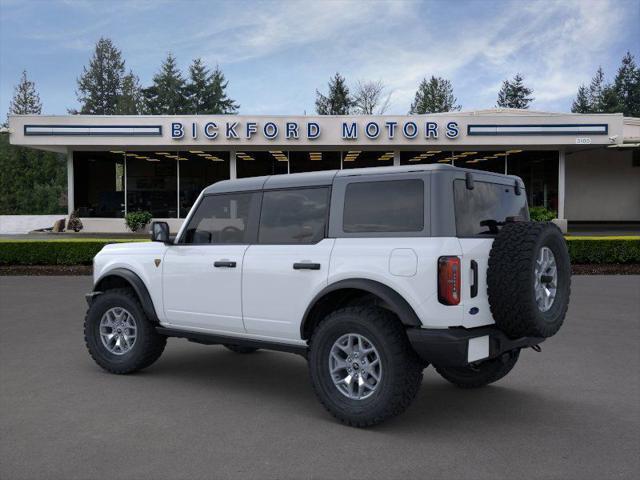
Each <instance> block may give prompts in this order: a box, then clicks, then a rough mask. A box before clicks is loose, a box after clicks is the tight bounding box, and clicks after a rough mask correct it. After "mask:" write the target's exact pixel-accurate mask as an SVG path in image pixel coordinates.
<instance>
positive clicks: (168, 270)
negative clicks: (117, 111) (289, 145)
mask: <svg viewBox="0 0 640 480" xmlns="http://www.w3.org/2000/svg"><path fill="white" fill-rule="evenodd" d="M526 198H527V197H526V194H525V191H524V185H523V183H522V181H521V180H520V179H519V178H517V177H514V176H506V175H498V174H494V173H489V172H483V171H477V170H474V171H470V170H464V169H460V168H455V167H452V166H449V165H428V166H406V167H377V168H366V169H353V170H340V171H323V172H313V173H303V174H293V175H278V176H268V177H256V178H246V179H241V180H226V181H222V182H218V183H216V184H214V185H211V186H210V187H208V188H206V189H205V190H204V191H203V192H202V193H201V194H200V197H199V198H198V200H197V201H196V203H195V205H194V206H193V208H192V209H191V212H190V213H189V215H188V217H187V218H186V219H185V222H184V224H183V226H182V228H181V229H180V231H179V232H178V234H177V237H176V238H175V239H173V238H170V237H169V227H168V225H167V224H166V223H164V222H154V223H153V224H152V227H151V236H152V240H153V241H152V242H139V243H120V244H114V245H108V246H106V247H104V249H103V250H102V251H101V252H100V253H98V255H96V257H95V260H94V290H93V292H91V293H89V294H88V295H87V301H88V303H89V310H88V312H87V315H86V319H85V324H84V335H85V341H86V345H87V348H88V350H89V353H90V354H91V356H92V357H93V359H94V360H95V361H96V362H97V363H98V364H99V365H100V366H101V367H103V368H104V369H106V370H108V371H109V372H113V373H118V374H124V373H131V372H134V371H136V370H140V369H142V368H145V367H148V366H150V365H151V364H152V363H154V362H155V361H156V360H157V359H158V358H159V357H160V355H161V354H162V351H163V350H164V348H165V345H166V342H167V338H168V337H179V338H186V339H188V340H190V341H193V342H198V343H204V344H220V345H224V346H225V347H227V348H228V349H230V350H232V351H234V352H238V353H243V354H247V353H251V352H254V351H255V350H257V349H260V348H262V349H272V350H280V351H286V352H294V353H299V354H301V355H303V356H304V357H305V358H307V360H308V363H309V370H310V376H311V383H312V385H313V388H314V390H315V393H316V394H317V396H318V398H319V400H320V401H321V402H322V404H323V405H324V406H325V407H326V408H327V410H328V411H329V412H331V413H332V414H333V415H334V416H335V417H336V418H338V419H339V420H340V421H342V422H344V423H347V424H349V425H353V426H369V425H374V424H377V423H379V422H382V421H383V420H385V419H387V418H389V417H392V416H394V415H397V414H399V413H401V412H402V411H403V410H405V409H406V408H407V407H408V406H409V404H410V403H411V401H412V400H413V398H414V397H415V396H416V393H417V391H418V389H419V387H420V384H421V381H422V372H423V370H424V368H425V367H427V366H428V365H433V367H434V368H435V369H436V370H437V372H438V373H439V374H440V375H441V376H442V377H444V378H445V379H446V380H448V381H450V382H452V383H453V384H455V385H458V386H460V387H463V388H473V387H480V386H483V385H487V384H489V383H492V382H495V381H497V380H499V379H501V378H502V377H504V376H505V375H506V374H507V373H509V371H511V369H512V368H513V367H514V365H515V363H516V362H517V360H518V356H519V354H520V351H521V350H522V349H523V348H527V347H530V348H533V349H535V350H539V346H538V345H539V344H540V343H541V342H542V341H543V340H544V339H545V338H547V337H550V336H552V335H554V334H555V333H556V332H557V331H558V330H559V328H560V326H561V325H562V322H563V320H564V317H565V314H566V312H567V306H568V302H569V293H570V264H569V256H568V252H567V247H566V243H565V241H564V238H563V236H562V234H561V233H560V231H559V229H558V228H557V227H556V226H555V225H553V224H552V223H537V222H530V221H529V214H528V209H527V200H526Z"/></svg>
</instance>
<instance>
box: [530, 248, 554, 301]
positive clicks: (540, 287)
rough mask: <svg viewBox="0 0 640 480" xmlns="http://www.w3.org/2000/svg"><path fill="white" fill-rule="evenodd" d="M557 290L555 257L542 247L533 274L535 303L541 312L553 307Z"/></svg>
mask: <svg viewBox="0 0 640 480" xmlns="http://www.w3.org/2000/svg"><path fill="white" fill-rule="evenodd" d="M557 288H558V268H557V265H556V257H555V256H554V255H553V252H552V251H551V249H550V248H549V247H542V248H541V249H540V252H538V258H537V259H536V267H535V273H534V290H535V294H536V303H537V304H538V308H539V309H540V311H541V312H546V311H547V310H549V309H550V308H551V306H552V305H553V301H554V299H555V298H556V290H557Z"/></svg>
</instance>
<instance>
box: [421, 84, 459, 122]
mask: <svg viewBox="0 0 640 480" xmlns="http://www.w3.org/2000/svg"><path fill="white" fill-rule="evenodd" d="M456 102H457V98H456V97H455V96H454V95H453V86H452V85H451V82H450V81H449V80H446V79H444V78H442V77H435V76H433V75H432V76H431V78H430V79H429V80H428V81H427V79H426V78H423V79H422V81H421V82H420V85H419V86H418V91H416V96H415V98H414V100H413V103H412V104H411V110H409V113H410V114H412V115H413V114H425V113H438V112H452V111H457V110H460V105H457V104H456Z"/></svg>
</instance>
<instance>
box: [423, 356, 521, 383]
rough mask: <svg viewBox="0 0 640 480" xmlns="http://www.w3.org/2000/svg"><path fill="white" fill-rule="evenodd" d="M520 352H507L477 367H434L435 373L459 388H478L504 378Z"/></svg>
mask: <svg viewBox="0 0 640 480" xmlns="http://www.w3.org/2000/svg"><path fill="white" fill-rule="evenodd" d="M519 356H520V350H514V351H512V352H507V353H505V354H503V355H501V356H500V357H498V358H493V359H491V360H487V361H486V362H482V363H480V364H478V365H469V366H468V367H448V368H441V367H436V371H437V372H438V373H439V374H440V375H441V376H442V378H444V379H445V380H448V381H449V382H451V383H453V384H454V385H456V386H458V387H460V388H478V387H484V386H485V385H489V384H490V383H493V382H497V381H498V380H500V379H501V378H503V377H505V376H506V375H507V374H508V373H509V372H510V371H511V369H513V367H514V366H515V364H516V362H517V361H518V357H519Z"/></svg>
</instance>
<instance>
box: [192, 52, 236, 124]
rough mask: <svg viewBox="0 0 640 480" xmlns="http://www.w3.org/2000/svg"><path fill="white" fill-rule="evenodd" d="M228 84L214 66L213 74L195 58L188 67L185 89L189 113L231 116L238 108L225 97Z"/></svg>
mask: <svg viewBox="0 0 640 480" xmlns="http://www.w3.org/2000/svg"><path fill="white" fill-rule="evenodd" d="M228 83H229V82H227V81H226V80H225V77H224V73H222V70H220V67H219V66H217V65H216V68H215V70H214V71H213V73H209V69H208V68H207V67H206V66H205V65H204V63H203V62H202V60H200V59H199V58H196V59H195V60H194V61H193V63H192V64H191V66H190V67H189V83H188V84H187V86H186V87H185V91H186V96H187V101H188V106H189V107H188V108H189V112H190V113H192V114H203V113H206V114H232V113H237V111H238V108H239V107H240V106H239V105H238V104H237V103H236V102H235V101H234V100H232V99H230V98H229V97H227V94H226V89H227V85H228Z"/></svg>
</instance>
